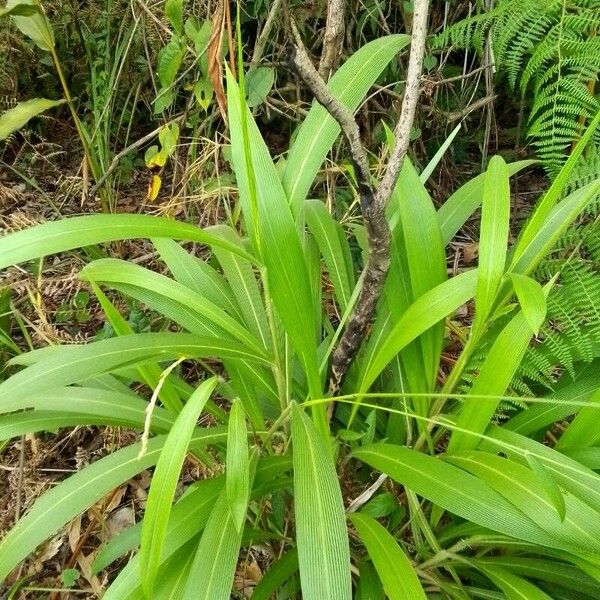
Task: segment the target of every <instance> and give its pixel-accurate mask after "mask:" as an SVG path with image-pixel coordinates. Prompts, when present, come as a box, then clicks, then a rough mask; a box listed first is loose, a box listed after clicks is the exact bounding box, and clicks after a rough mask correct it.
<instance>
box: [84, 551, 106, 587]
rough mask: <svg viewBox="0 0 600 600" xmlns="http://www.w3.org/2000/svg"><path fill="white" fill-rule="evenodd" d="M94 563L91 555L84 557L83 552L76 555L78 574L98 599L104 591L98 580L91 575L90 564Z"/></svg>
mask: <svg viewBox="0 0 600 600" xmlns="http://www.w3.org/2000/svg"><path fill="white" fill-rule="evenodd" d="M93 561H94V557H93V555H89V556H86V555H85V554H83V552H80V553H79V554H78V555H77V565H78V566H79V573H80V574H81V577H83V578H84V579H85V580H86V581H87V582H88V583H89V585H90V588H91V589H92V591H93V592H94V594H96V596H97V597H98V598H100V597H101V596H102V592H103V591H104V589H103V587H102V584H101V583H100V580H99V579H98V578H97V577H96V576H95V575H92V562H93Z"/></svg>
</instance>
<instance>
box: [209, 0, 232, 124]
mask: <svg viewBox="0 0 600 600" xmlns="http://www.w3.org/2000/svg"><path fill="white" fill-rule="evenodd" d="M224 30H225V0H219V2H218V3H217V7H216V10H215V13H214V15H213V17H212V27H211V32H210V38H209V40H208V47H207V51H206V54H207V58H208V77H209V79H210V82H211V83H212V86H213V89H214V91H215V97H216V99H217V104H218V105H219V110H220V111H221V115H222V117H223V120H225V119H226V114H227V100H226V98H225V88H224V87H223V67H222V61H221V48H222V47H223V32H224Z"/></svg>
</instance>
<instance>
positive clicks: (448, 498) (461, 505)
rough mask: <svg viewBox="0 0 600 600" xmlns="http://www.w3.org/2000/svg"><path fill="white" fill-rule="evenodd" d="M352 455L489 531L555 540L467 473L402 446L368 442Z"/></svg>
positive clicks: (551, 542)
mask: <svg viewBox="0 0 600 600" xmlns="http://www.w3.org/2000/svg"><path fill="white" fill-rule="evenodd" d="M354 456H355V457H356V458H357V459H359V460H361V461H362V462H364V463H367V464H368V465H370V466H372V467H374V468H376V469H377V470H379V471H381V472H382V473H386V474H387V475H388V476H389V477H391V478H392V479H394V480H395V481H397V482H398V483H400V484H402V485H404V486H406V487H407V488H409V489H411V490H412V491H414V492H415V493H416V494H418V495H419V496H423V497H424V498H427V499H428V500H430V501H431V502H433V503H434V504H436V505H437V506H440V507H441V508H443V509H445V510H447V511H449V512H451V513H454V514H455V515H458V516H459V517H462V518H463V519H467V520H469V521H472V522H473V523H476V524H478V525H481V526H482V527H487V528H488V529H491V530H492V531H497V532H499V533H503V534H505V535H508V536H511V537H514V538H517V539H520V540H525V541H528V542H532V543H534V544H542V545H544V546H549V547H551V548H554V547H556V546H557V541H556V539H555V538H554V537H552V536H551V535H549V534H548V533H547V532H545V531H544V530H543V529H542V528H541V527H539V526H538V525H537V524H536V523H534V522H533V521H532V520H531V519H529V518H528V517H526V516H525V515H524V514H523V513H522V512H521V511H520V510H518V509H517V508H515V507H514V506H513V505H512V504H511V503H510V502H509V501H508V500H506V499H505V498H503V497H502V496H501V495H500V494H499V493H498V492H496V491H495V490H493V489H492V488H490V487H489V486H488V485H487V484H486V483H485V482H483V481H481V480H480V479H478V478H477V477H474V476H473V475H471V474H470V473H467V472H466V471H463V470H462V469H459V468H458V467H455V466H454V465H450V464H449V463H447V462H444V461H442V460H440V459H438V458H434V457H431V456H427V455H425V454H423V453H422V452H417V451H415V450H411V449H409V448H405V447H403V446H395V445H391V444H372V445H369V446H364V447H363V448H360V449H359V450H356V451H355V452H354Z"/></svg>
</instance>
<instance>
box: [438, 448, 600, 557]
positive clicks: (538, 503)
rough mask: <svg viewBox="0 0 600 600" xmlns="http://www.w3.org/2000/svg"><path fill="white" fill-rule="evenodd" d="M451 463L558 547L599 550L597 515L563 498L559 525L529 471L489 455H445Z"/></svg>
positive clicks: (548, 500) (551, 504)
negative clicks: (484, 484)
mask: <svg viewBox="0 0 600 600" xmlns="http://www.w3.org/2000/svg"><path fill="white" fill-rule="evenodd" d="M444 460H447V461H450V462H451V463H452V464H455V465H457V466H459V467H461V468H463V469H465V470H466V471H468V472H469V473H472V474H473V475H475V476H477V477H479V478H480V479H481V480H483V481H485V482H486V483H487V484H488V485H489V486H490V487H491V488H492V489H494V490H495V491H496V492H498V493H499V494H500V495H501V496H503V497H504V498H505V499H506V500H508V501H509V502H510V503H511V504H513V505H514V506H515V507H517V508H518V509H519V510H520V511H522V512H523V513H524V514H525V515H527V516H528V517H529V518H530V519H531V520H532V521H533V522H535V523H537V525H539V526H540V527H541V528H542V529H544V530H545V531H546V532H547V533H548V534H549V535H551V536H552V537H553V538H555V539H556V542H557V547H558V545H560V546H561V547H562V548H565V549H569V550H571V551H576V552H577V551H578V552H580V553H586V552H589V553H597V552H598V551H599V549H600V540H599V532H600V527H599V526H598V518H597V513H596V511H594V510H593V509H592V508H591V507H589V506H588V505H586V504H584V503H583V502H582V501H581V500H579V499H577V498H575V497H574V496H571V495H568V496H566V497H565V498H564V500H565V506H566V512H565V517H564V520H562V521H561V519H560V517H559V515H558V513H557V508H556V507H555V506H554V502H553V499H552V498H551V497H549V496H548V494H547V493H546V486H545V485H544V484H543V483H542V482H540V481H539V480H538V478H537V476H536V475H535V473H534V472H533V471H532V470H531V469H529V468H528V467H526V466H524V465H521V464H519V463H517V462H515V461H512V460H509V459H507V458H501V457H500V456H496V455H494V454H491V453H489V452H464V453H458V454H452V455H445V456H444Z"/></svg>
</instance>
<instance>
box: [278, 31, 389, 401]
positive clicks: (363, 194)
mask: <svg viewBox="0 0 600 600" xmlns="http://www.w3.org/2000/svg"><path fill="white" fill-rule="evenodd" d="M290 30H291V32H292V36H293V38H294V41H295V46H292V47H290V48H289V59H290V62H291V63H292V66H293V67H294V69H295V70H296V72H297V73H298V75H299V76H300V77H301V78H302V80H303V81H304V83H305V84H306V85H307V87H308V88H309V89H310V90H311V92H312V93H313V95H314V96H315V98H316V99H317V101H318V102H319V103H320V104H322V105H323V106H324V107H325V108H326V109H327V111H328V112H329V114H330V115H331V116H332V117H333V118H334V119H335V120H336V121H337V122H338V123H339V125H340V127H341V128H342V132H343V134H344V136H345V137H346V140H347V142H348V146H349V148H350V155H351V157H352V161H353V163H354V170H355V175H356V180H357V183H358V191H359V195H360V207H361V211H362V214H363V219H364V222H365V229H366V232H367V241H368V246H369V256H368V259H367V264H366V266H365V270H364V279H363V284H362V287H361V290H360V293H359V296H358V299H357V301H356V305H355V307H354V311H353V312H352V314H351V316H350V318H349V319H348V323H347V325H346V329H345V330H344V332H343V333H342V336H341V337H340V341H339V343H338V346H337V347H336V348H335V350H334V352H333V355H332V358H331V379H330V382H329V389H330V391H331V392H332V393H337V391H338V390H339V388H340V386H341V383H342V380H343V378H344V375H345V374H346V371H347V370H348V367H349V366H350V363H351V362H352V360H353V358H354V356H355V355H356V353H357V352H358V349H359V348H360V345H361V343H362V341H363V340H364V338H365V336H366V335H367V330H368V327H369V325H370V324H371V322H372V321H373V317H374V314H375V307H376V306H377V301H378V300H379V297H380V295H381V290H382V288H383V284H384V282H385V278H386V276H387V272H388V269H389V265H390V242H391V234H390V228H389V225H388V222H387V220H386V218H385V207H384V206H382V205H377V204H376V203H375V202H374V197H375V194H374V191H373V188H372V186H371V172H370V169H369V161H368V158H367V152H366V150H365V149H364V146H363V145H362V142H361V139H360V129H359V127H358V124H357V122H356V120H355V118H354V115H353V114H352V113H351V112H350V111H349V110H348V109H347V108H346V107H345V106H344V105H343V104H342V103H341V102H340V101H339V100H338V99H337V98H335V97H334V96H333V95H332V94H331V92H330V91H329V89H328V88H327V86H326V85H325V82H324V81H323V79H322V78H321V77H320V76H319V74H318V73H317V71H316V69H315V68H314V66H313V64H312V62H311V61H310V58H309V56H308V54H307V53H306V50H305V49H304V45H303V43H302V39H301V37H300V34H299V33H298V30H297V29H296V26H295V24H294V22H293V21H292V20H291V19H290Z"/></svg>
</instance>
